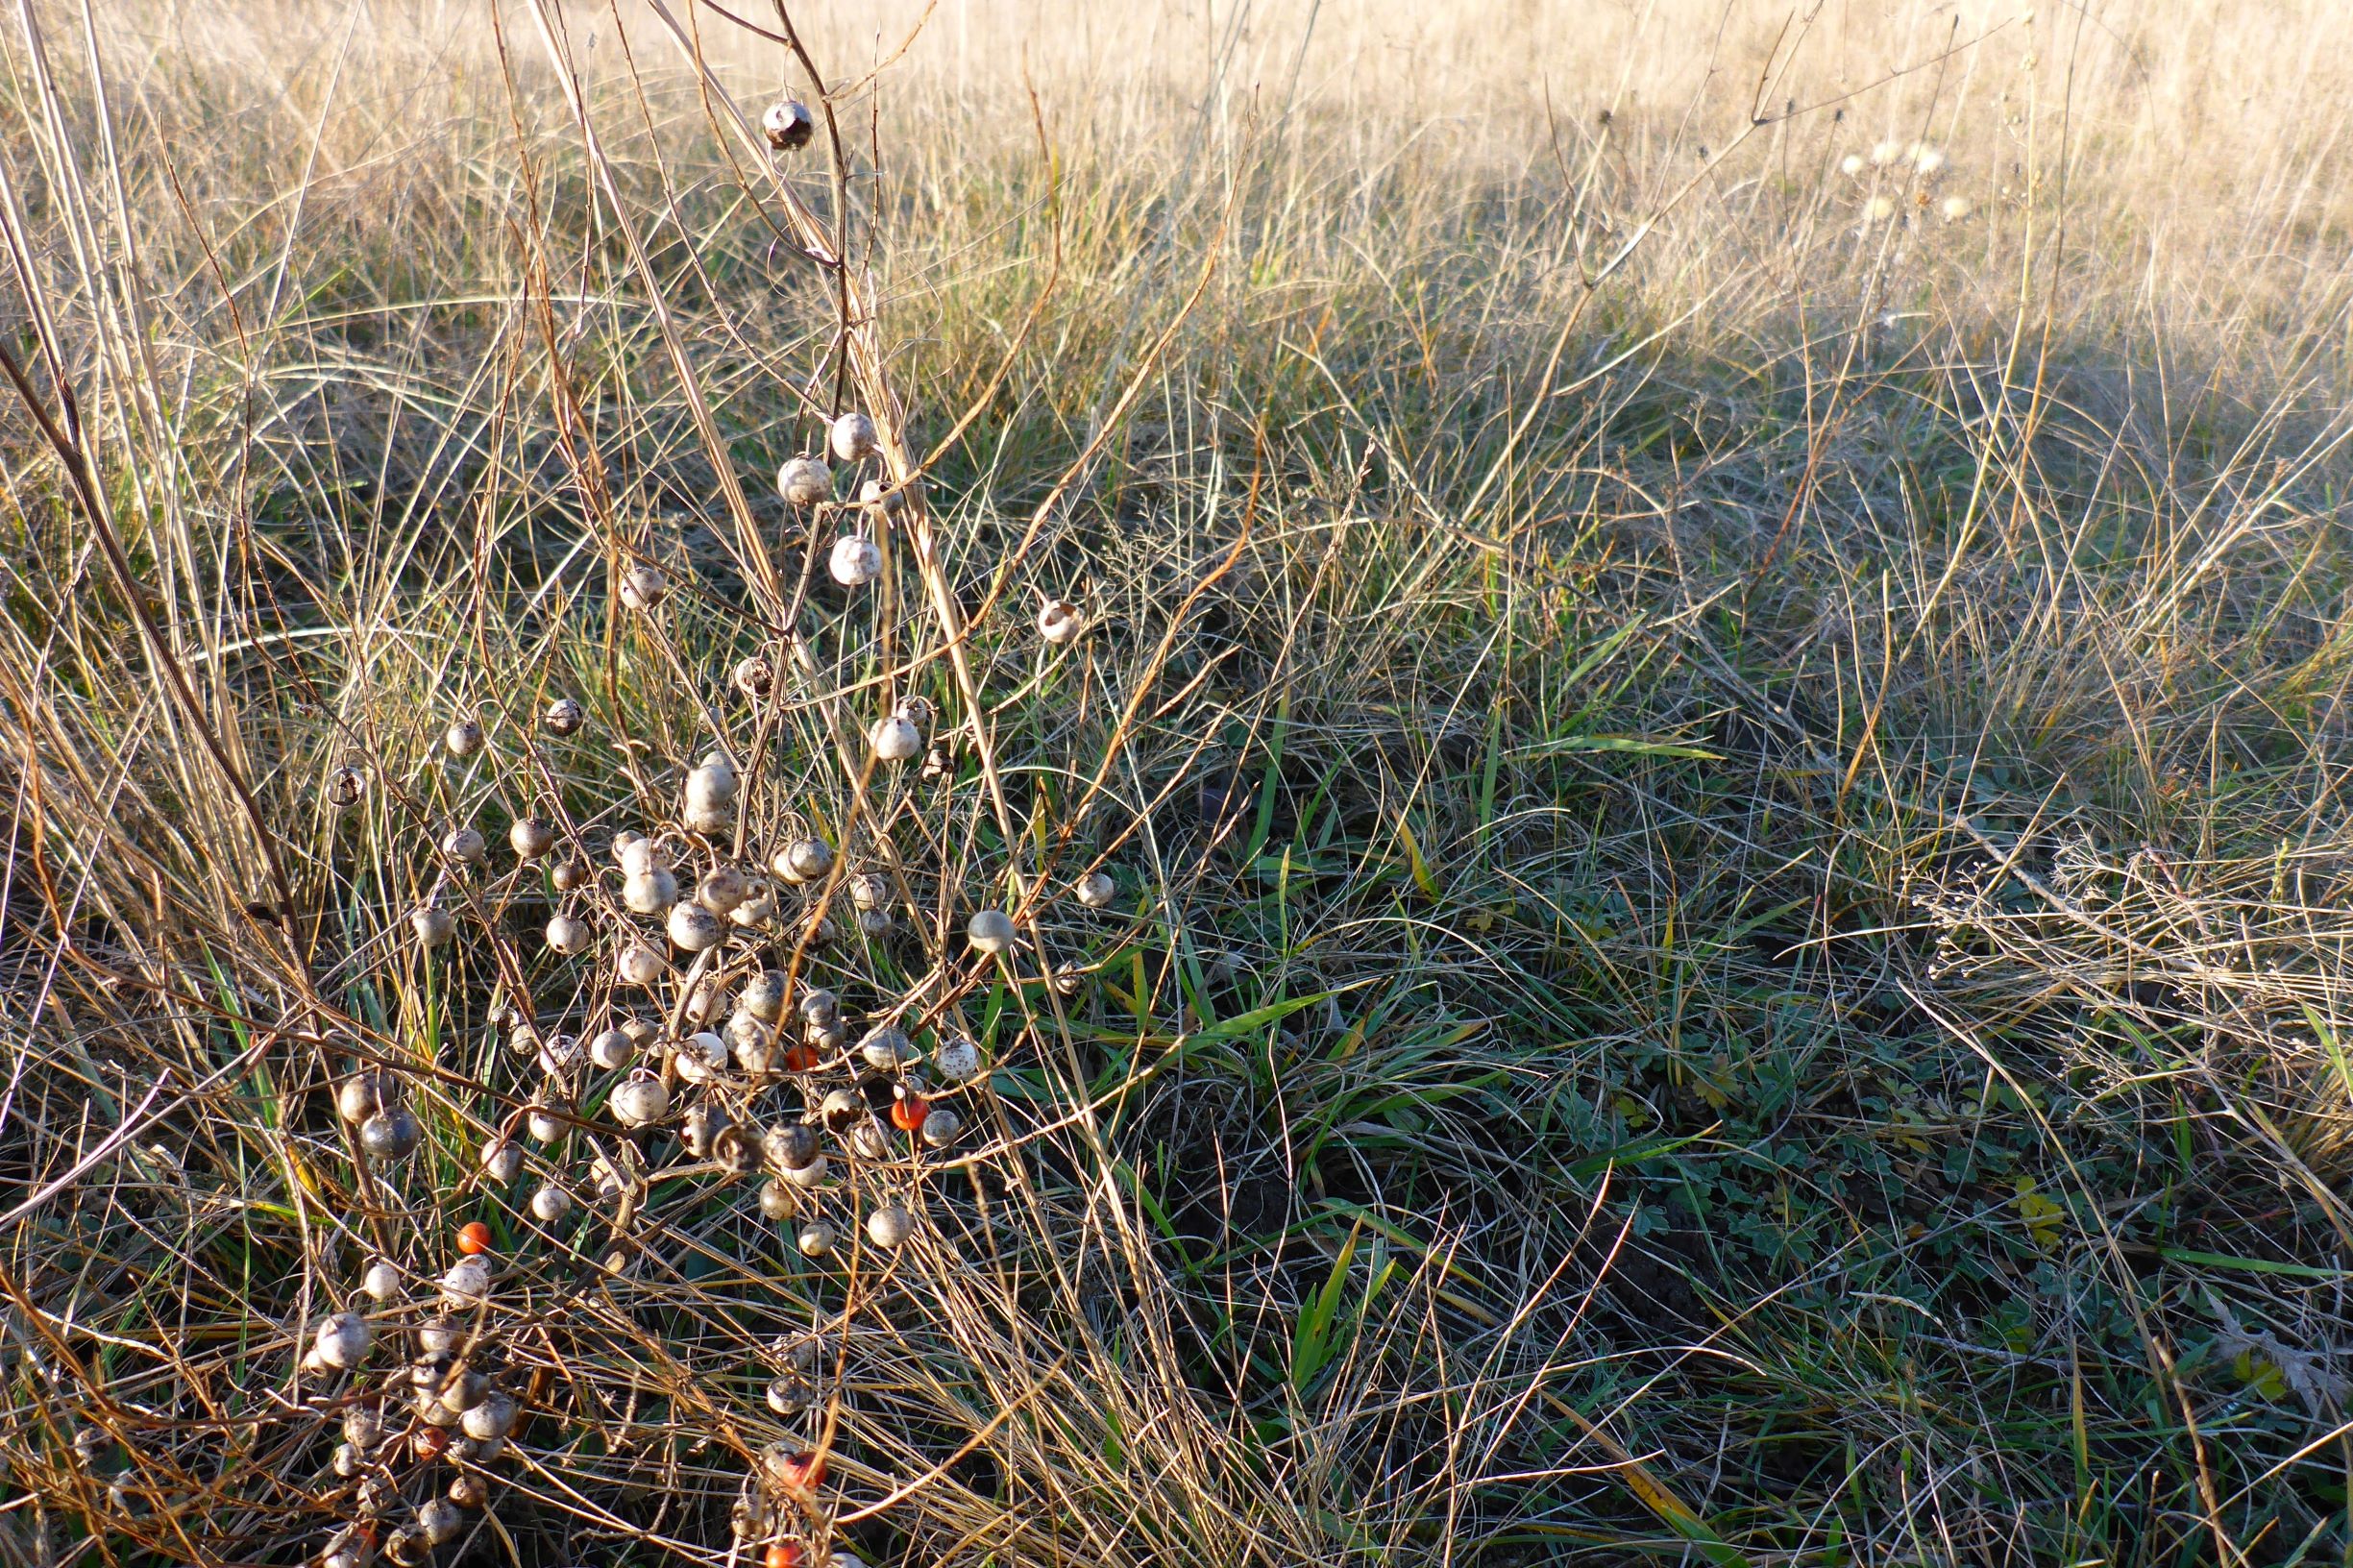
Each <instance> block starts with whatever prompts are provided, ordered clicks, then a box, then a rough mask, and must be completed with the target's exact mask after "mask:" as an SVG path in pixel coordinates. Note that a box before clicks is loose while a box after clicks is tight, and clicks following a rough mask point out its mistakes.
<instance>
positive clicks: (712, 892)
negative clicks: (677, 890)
mask: <svg viewBox="0 0 2353 1568" xmlns="http://www.w3.org/2000/svg"><path fill="white" fill-rule="evenodd" d="M750 895H751V884H750V883H749V882H748V880H746V878H745V876H744V873H743V872H742V871H741V870H738V869H737V868H736V867H733V866H730V865H728V864H727V863H725V862H724V861H722V862H721V863H720V864H719V865H717V866H714V867H712V868H711V869H710V870H708V871H705V872H704V873H703V876H702V880H701V881H700V882H699V883H698V884H697V885H696V888H695V902H697V903H699V904H700V905H701V906H702V907H703V908H705V909H707V910H709V911H710V912H711V913H712V914H714V915H724V914H726V913H727V912H728V911H730V910H732V909H734V908H735V906H736V905H738V904H740V903H742V902H743V901H744V900H745V899H746V898H748V897H749V896H750Z"/></svg>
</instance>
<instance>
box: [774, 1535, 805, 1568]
mask: <svg viewBox="0 0 2353 1568" xmlns="http://www.w3.org/2000/svg"><path fill="white" fill-rule="evenodd" d="M767 1560H768V1568H800V1546H799V1543H798V1542H796V1541H777V1542H774V1543H773V1544H772V1545H771V1546H770V1547H769V1549H768V1559H767Z"/></svg>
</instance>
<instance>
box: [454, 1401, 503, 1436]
mask: <svg viewBox="0 0 2353 1568" xmlns="http://www.w3.org/2000/svg"><path fill="white" fill-rule="evenodd" d="M460 1425H462V1426H463V1427H464V1428H465V1429H466V1435H467V1436H469V1437H474V1438H478V1439H488V1438H492V1437H504V1436H505V1435H507V1434H508V1433H511V1432H513V1431H514V1430H515V1400H514V1396H513V1395H512V1394H506V1393H496V1392H494V1393H493V1394H491V1396H490V1397H489V1398H488V1399H485V1400H483V1401H482V1402H481V1403H480V1404H479V1405H477V1406H476V1407H474V1409H470V1410H468V1411H467V1412H466V1414H465V1419H464V1420H463V1421H462V1422H461V1423H460Z"/></svg>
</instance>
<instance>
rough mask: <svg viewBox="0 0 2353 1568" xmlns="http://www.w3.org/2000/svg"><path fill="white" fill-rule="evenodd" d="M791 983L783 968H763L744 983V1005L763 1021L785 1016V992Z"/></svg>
mask: <svg viewBox="0 0 2353 1568" xmlns="http://www.w3.org/2000/svg"><path fill="white" fill-rule="evenodd" d="M790 984H791V982H790V981H788V980H787V979H786V978H785V973H784V971H783V970H782V969H763V970H761V971H760V972H759V973H758V974H755V975H753V976H752V977H751V978H750V979H749V980H748V981H747V982H745V985H744V995H743V1000H742V1004H741V1005H742V1007H743V1009H744V1011H745V1012H747V1013H748V1014H750V1015H751V1016H752V1017H755V1018H758V1019H759V1020H760V1021H761V1022H763V1023H774V1022H775V1021H776V1020H777V1019H779V1018H781V1017H784V998H785V992H786V990H787V988H788V987H789V985H790Z"/></svg>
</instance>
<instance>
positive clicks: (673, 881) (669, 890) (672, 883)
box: [621, 867, 678, 915]
mask: <svg viewBox="0 0 2353 1568" xmlns="http://www.w3.org/2000/svg"><path fill="white" fill-rule="evenodd" d="M621 901H622V902H623V903H624V904H625V905H627V906H628V909H629V912H630V913H631V914H633V915H659V914H662V913H663V912H664V911H666V910H668V909H669V908H670V907H671V906H672V905H674V904H675V903H676V902H677V901H678V879H677V878H676V877H674V876H673V875H671V874H670V872H669V871H667V870H663V869H661V868H659V867H656V868H655V869H653V870H650V871H645V872H642V873H640V874H637V875H634V876H629V877H625V878H624V879H623V880H622V884H621Z"/></svg>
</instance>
